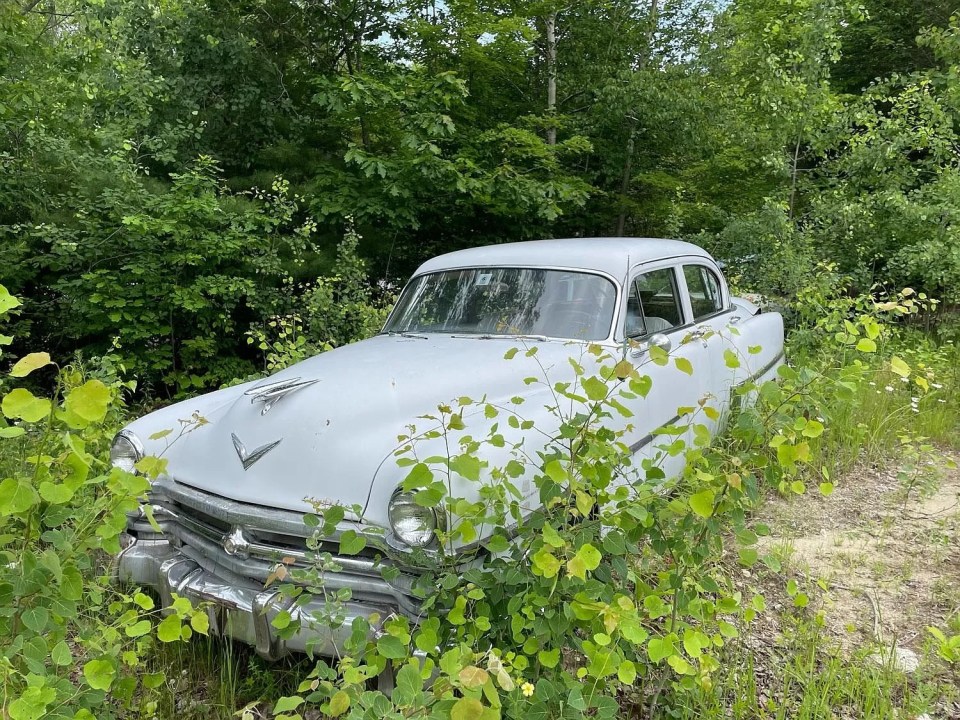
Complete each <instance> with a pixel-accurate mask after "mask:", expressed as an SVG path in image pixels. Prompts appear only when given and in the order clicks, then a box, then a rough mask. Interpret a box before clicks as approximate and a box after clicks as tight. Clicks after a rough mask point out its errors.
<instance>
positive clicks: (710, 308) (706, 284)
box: [683, 265, 723, 321]
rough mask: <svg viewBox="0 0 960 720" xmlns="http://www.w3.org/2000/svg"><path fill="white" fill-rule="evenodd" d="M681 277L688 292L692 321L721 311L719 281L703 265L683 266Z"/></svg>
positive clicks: (721, 300)
mask: <svg viewBox="0 0 960 720" xmlns="http://www.w3.org/2000/svg"><path fill="white" fill-rule="evenodd" d="M683 276H684V278H686V280H687V290H689V291H690V304H691V305H692V306H693V319H694V321H697V320H699V319H701V318H704V317H707V316H708V315H713V314H714V313H718V312H720V311H721V310H723V297H722V294H721V292H720V280H719V279H718V278H717V276H716V274H715V273H714V272H713V270H711V269H710V268H708V267H704V266H703V265H684V266H683Z"/></svg>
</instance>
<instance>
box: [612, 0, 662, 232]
mask: <svg viewBox="0 0 960 720" xmlns="http://www.w3.org/2000/svg"><path fill="white" fill-rule="evenodd" d="M658 3H659V0H650V10H649V12H648V13H647V54H646V55H645V56H642V57H641V58H640V60H639V63H638V68H637V69H638V70H643V69H644V68H645V67H646V65H647V63H648V62H649V61H650V59H651V58H652V57H653V36H654V34H655V33H656V32H657V17H658V15H659V12H660V6H659V4H658ZM636 128H637V116H636V115H634V116H633V117H632V118H631V121H630V135H629V138H628V139H627V145H626V153H625V154H626V158H624V161H623V173H622V175H621V176H620V198H621V203H623V202H626V199H627V193H628V192H629V191H630V173H631V172H632V171H633V150H634V141H633V136H634V133H635V132H636ZM626 226H627V208H626V206H625V205H623V204H621V206H620V213H619V214H618V215H617V232H616V234H617V235H618V236H620V237H622V236H623V233H624V230H625V229H626Z"/></svg>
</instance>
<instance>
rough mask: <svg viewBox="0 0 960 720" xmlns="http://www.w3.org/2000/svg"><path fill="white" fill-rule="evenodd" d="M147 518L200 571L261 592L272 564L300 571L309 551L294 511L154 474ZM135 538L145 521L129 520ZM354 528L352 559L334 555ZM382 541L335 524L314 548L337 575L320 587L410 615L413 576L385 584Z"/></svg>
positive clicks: (348, 524)
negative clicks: (238, 542) (235, 540)
mask: <svg viewBox="0 0 960 720" xmlns="http://www.w3.org/2000/svg"><path fill="white" fill-rule="evenodd" d="M150 501H151V504H152V505H153V511H154V518H155V519H156V521H157V523H158V524H159V525H160V527H161V529H162V530H163V532H164V535H165V536H166V537H167V538H168V539H169V540H170V541H171V544H173V545H174V546H175V547H177V548H178V549H179V550H180V552H181V553H183V554H184V555H186V556H187V557H189V558H190V559H191V560H193V561H194V562H196V563H197V564H199V565H200V566H201V567H203V568H204V569H205V570H207V571H208V572H210V573H213V574H215V575H218V576H219V577H222V578H223V579H224V580H227V581H229V582H234V583H238V584H243V585H245V586H247V587H263V586H264V584H265V583H266V582H267V579H268V578H269V577H270V575H271V573H273V572H274V571H275V569H276V567H277V565H278V564H284V565H286V566H289V567H292V568H307V567H310V566H311V565H312V564H313V560H314V556H315V554H316V552H317V551H311V550H308V547H307V538H308V537H310V536H311V535H312V533H313V529H312V528H310V527H308V526H307V525H306V524H305V523H304V522H303V515H302V513H296V512H292V511H286V510H277V509H276V508H265V507H260V506H256V505H249V504H246V503H240V502H237V501H234V500H230V499H228V498H223V497H221V496H218V495H214V494H212V493H206V492H202V491H199V490H196V489H194V488H191V487H188V486H186V485H183V484H181V483H177V482H175V481H173V480H172V479H170V478H166V477H162V478H160V479H159V480H158V481H157V482H156V483H154V485H153V487H152V488H151V492H150ZM131 529H133V530H134V531H135V532H138V533H141V532H142V533H151V532H155V531H154V530H152V528H151V526H150V525H149V524H148V523H147V521H146V520H145V519H139V520H133V521H132V522H131ZM238 529H239V530H241V531H242V536H243V541H244V542H243V545H242V548H241V550H242V551H239V552H238V551H236V550H234V551H233V552H228V550H227V545H228V544H227V543H225V540H226V538H227V536H228V535H229V534H230V533H232V532H235V531H236V530H238ZM348 529H350V530H354V531H355V532H358V533H361V534H363V535H364V536H365V537H367V547H365V548H364V550H363V551H361V553H359V554H358V555H355V556H354V555H351V556H338V552H339V544H340V540H339V536H340V534H341V533H343V532H345V531H346V530H348ZM383 547H384V546H383V542H382V536H381V535H379V534H376V533H373V532H371V531H370V530H369V529H366V528H364V527H363V526H362V525H360V524H358V523H352V522H346V521H345V522H343V523H341V524H340V525H339V526H338V528H337V530H336V531H335V532H334V533H333V534H332V535H331V536H330V537H327V538H324V539H323V540H322V542H321V543H320V546H319V548H318V552H321V553H323V552H329V553H330V554H331V555H332V556H333V557H334V560H335V561H336V563H337V565H338V566H339V567H340V570H339V571H337V572H326V573H324V587H325V588H326V589H327V590H331V591H336V590H339V589H340V588H350V590H351V592H352V594H353V596H354V597H355V598H357V599H369V600H376V601H379V602H383V601H384V600H385V599H386V600H392V601H393V602H394V603H396V604H398V605H400V607H401V609H403V610H404V611H405V612H406V613H407V614H413V615H415V614H417V607H418V605H419V603H418V601H417V600H416V598H414V597H413V595H412V586H413V583H414V580H415V579H416V576H415V575H412V574H410V573H406V572H401V573H400V574H399V575H398V576H396V577H393V575H395V573H391V579H390V580H389V581H387V580H385V579H384V577H383V569H384V568H386V567H392V566H394V563H393V561H391V560H390V559H389V558H387V557H386V556H385V555H384V554H383V552H382V549H383Z"/></svg>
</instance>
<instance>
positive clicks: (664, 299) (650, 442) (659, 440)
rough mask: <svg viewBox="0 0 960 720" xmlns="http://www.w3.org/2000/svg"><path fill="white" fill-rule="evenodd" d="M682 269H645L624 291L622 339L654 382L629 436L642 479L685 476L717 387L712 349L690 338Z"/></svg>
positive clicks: (640, 401)
mask: <svg viewBox="0 0 960 720" xmlns="http://www.w3.org/2000/svg"><path fill="white" fill-rule="evenodd" d="M680 267H681V266H680V264H679V263H677V262H676V261H673V262H660V263H648V264H645V265H642V266H639V267H637V268H635V269H634V271H633V273H632V274H631V277H630V284H629V288H628V292H626V293H624V294H625V296H626V305H625V308H624V312H623V313H622V317H623V323H622V327H621V328H620V331H621V336H620V337H621V338H622V339H623V342H624V344H625V347H626V354H627V357H628V359H629V360H630V361H631V362H633V363H634V365H635V366H637V367H638V369H639V370H640V372H641V373H642V374H645V375H648V376H649V377H650V380H651V385H650V390H649V392H648V393H647V395H646V397H643V398H639V397H638V398H637V399H636V400H635V401H634V403H633V408H632V409H633V411H634V417H633V418H632V422H633V426H634V427H633V430H632V431H630V432H628V434H627V436H626V437H625V438H624V441H625V442H626V443H627V445H628V446H629V448H630V452H631V454H632V455H633V458H634V466H635V467H636V468H639V469H640V470H641V473H640V477H639V478H637V479H638V480H643V479H644V477H646V478H648V479H650V480H651V481H654V480H658V479H661V480H662V479H663V478H670V477H673V476H676V475H677V474H679V473H680V472H682V470H683V467H684V464H685V457H684V455H685V451H686V449H687V448H689V447H691V446H692V443H693V442H694V436H695V428H694V425H695V424H697V423H699V422H700V421H701V420H702V418H701V417H700V416H701V415H702V411H701V410H700V404H699V401H700V399H701V397H703V395H704V393H705V392H707V391H708V390H709V389H710V388H711V387H712V385H711V382H712V381H711V379H710V367H709V358H708V350H707V347H706V346H705V344H704V342H703V341H702V339H701V338H698V337H690V333H689V329H690V327H689V316H688V313H689V303H688V302H687V300H686V299H685V298H684V292H685V289H684V287H685V286H684V284H683V282H682V277H681V275H680ZM651 345H655V346H657V347H661V349H664V350H666V351H667V362H666V364H660V363H658V362H656V361H655V359H654V357H653V356H652V354H651V349H650V348H651ZM653 352H654V353H655V354H659V353H656V351H653Z"/></svg>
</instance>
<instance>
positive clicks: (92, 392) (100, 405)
mask: <svg viewBox="0 0 960 720" xmlns="http://www.w3.org/2000/svg"><path fill="white" fill-rule="evenodd" d="M109 405H110V389H109V388H108V387H107V386H106V385H104V384H103V383H102V382H100V381H99V380H87V382H85V383H84V384H83V385H81V386H80V387H78V388H74V389H73V390H71V391H70V392H69V393H68V394H67V398H66V400H65V401H64V407H65V408H66V409H67V412H70V413H73V414H74V415H77V416H79V417H81V418H83V419H84V420H86V421H87V422H91V423H94V422H100V421H101V420H103V418H104V417H106V414H107V408H108V407H109Z"/></svg>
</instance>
